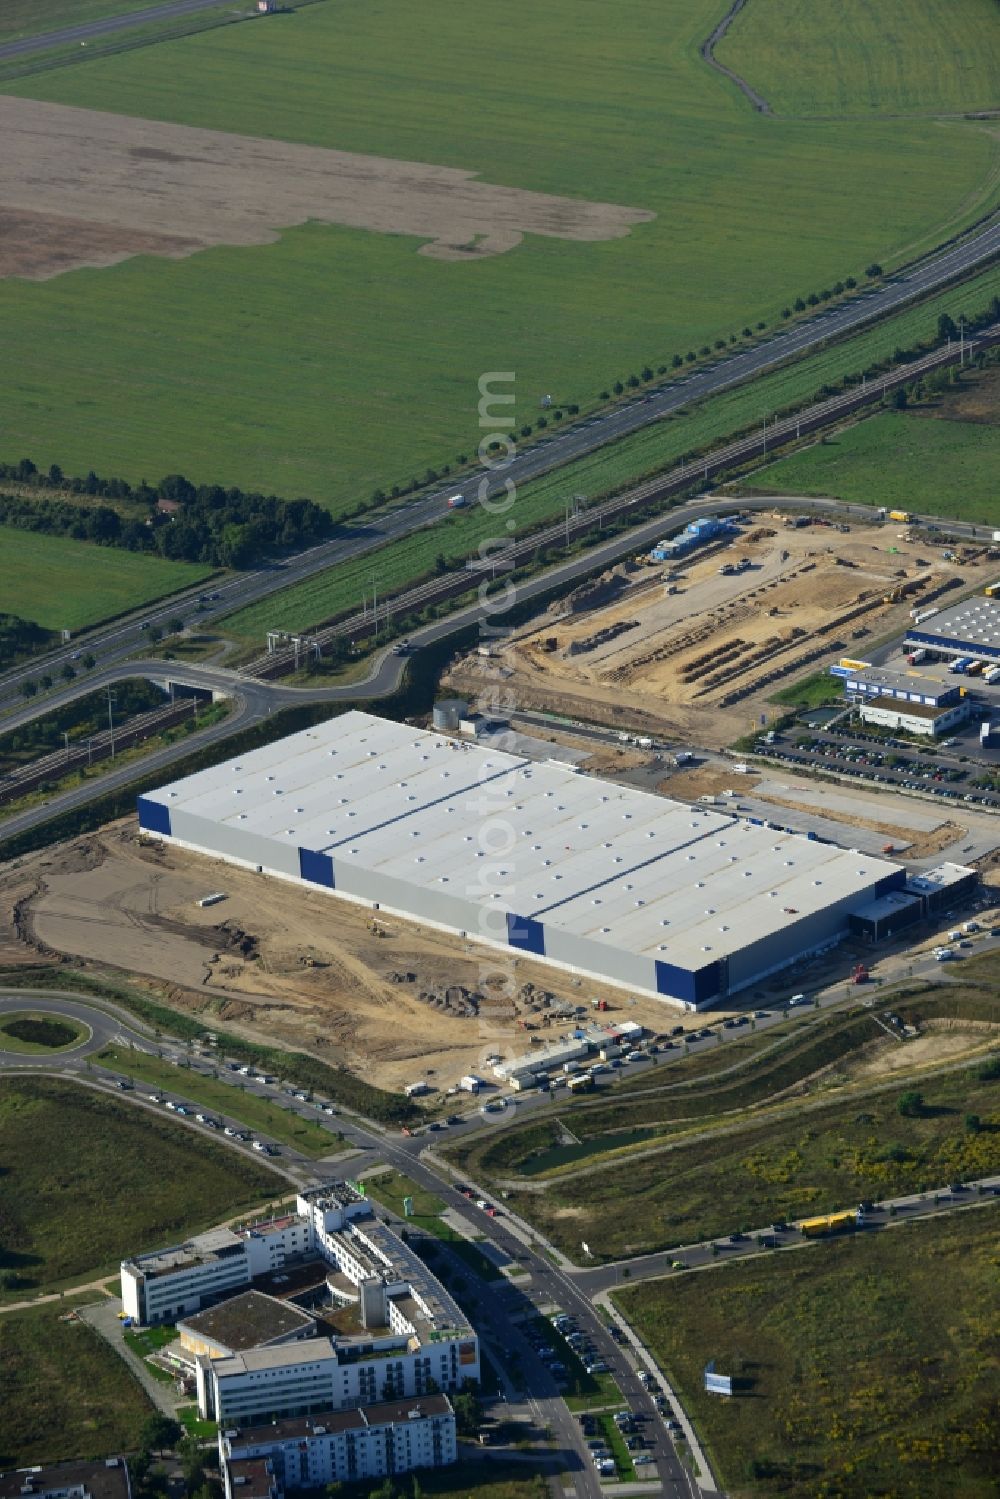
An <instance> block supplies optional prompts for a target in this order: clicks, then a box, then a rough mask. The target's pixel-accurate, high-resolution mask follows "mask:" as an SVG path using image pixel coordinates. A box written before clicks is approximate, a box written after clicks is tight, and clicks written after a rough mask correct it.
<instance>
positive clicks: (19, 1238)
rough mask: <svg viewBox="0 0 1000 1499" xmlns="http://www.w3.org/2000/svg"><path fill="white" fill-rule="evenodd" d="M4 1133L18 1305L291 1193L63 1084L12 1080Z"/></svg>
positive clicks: (217, 1152) (257, 1171)
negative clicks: (38, 1293) (131, 1255)
mask: <svg viewBox="0 0 1000 1499" xmlns="http://www.w3.org/2000/svg"><path fill="white" fill-rule="evenodd" d="M0 1132H2V1135H3V1141H4V1162H5V1168H6V1169H5V1171H4V1172H3V1173H0V1224H2V1225H3V1228H2V1243H0V1272H3V1285H2V1289H0V1298H3V1299H6V1300H15V1301H16V1300H18V1299H20V1298H22V1297H24V1296H25V1295H26V1294H30V1293H31V1292H32V1291H33V1290H42V1289H46V1288H52V1287H53V1286H54V1285H56V1284H59V1283H65V1282H67V1281H69V1280H71V1279H72V1278H77V1279H79V1278H82V1277H84V1276H87V1275H88V1274H90V1273H92V1275H93V1277H96V1276H97V1275H99V1274H101V1273H108V1272H109V1271H110V1270H111V1269H113V1268H114V1266H115V1264H116V1263H117V1262H118V1261H119V1260H120V1259H121V1258H122V1256H123V1255H125V1254H127V1253H129V1252H131V1251H139V1250H144V1249H152V1248H154V1247H155V1246H156V1245H158V1244H162V1243H172V1242H174V1241H176V1240H177V1239H179V1238H181V1237H182V1236H183V1235H184V1234H187V1233H193V1232H195V1231H196V1230H197V1229H201V1228H206V1227H208V1226H209V1225H211V1224H213V1223H217V1222H218V1221H219V1219H220V1218H224V1217H225V1216H226V1215H227V1214H230V1213H236V1212H238V1211H240V1210H241V1209H243V1208H249V1207H251V1206H253V1205H254V1204H257V1203H261V1202H266V1201H268V1199H269V1198H270V1197H272V1196H275V1195H277V1194H280V1191H281V1189H282V1184H281V1181H280V1179H279V1178H278V1177H277V1176H275V1175H274V1173H273V1172H271V1171H266V1170H265V1169H264V1168H263V1167H261V1166H258V1165H257V1164H256V1162H253V1161H246V1160H243V1159H241V1158H240V1156H238V1155H237V1154H236V1153H235V1152H234V1151H229V1150H223V1149H222V1147H221V1146H218V1145H215V1144H214V1143H212V1142H211V1141H208V1140H198V1139H196V1138H194V1137H193V1136H192V1135H191V1134H190V1132H189V1131H187V1130H185V1129H182V1128H180V1127H179V1126H178V1125H176V1124H173V1123H171V1122H170V1121H168V1120H167V1119H158V1118H156V1117H155V1116H154V1115H151V1114H149V1113H148V1112H147V1111H146V1110H141V1109H137V1108H135V1107H133V1106H131V1105H128V1104H123V1103H119V1102H118V1101H117V1100H116V1099H110V1098H105V1097H102V1096H101V1095H99V1094H96V1093H94V1092H92V1091H91V1089H89V1088H82V1087H78V1086H76V1085H74V1084H72V1083H62V1082H58V1081H56V1080H55V1079H51V1078H11V1079H10V1080H5V1081H4V1085H3V1090H2V1092H0ZM5 1320H6V1318H3V1317H0V1324H2V1323H3V1322H4V1321H5Z"/></svg>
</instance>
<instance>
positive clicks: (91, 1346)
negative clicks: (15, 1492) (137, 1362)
mask: <svg viewBox="0 0 1000 1499" xmlns="http://www.w3.org/2000/svg"><path fill="white" fill-rule="evenodd" d="M151 1169H152V1168H151ZM90 1299H91V1300H92V1299H93V1298H90ZM86 1300H87V1298H86V1297H83V1298H76V1299H74V1298H70V1297H65V1298H64V1299H63V1300H62V1301H59V1302H56V1303H54V1304H52V1305H47V1306H40V1307H32V1308H31V1309H30V1310H26V1311H18V1312H7V1313H5V1314H4V1315H3V1316H2V1317H0V1365H2V1367H3V1371H4V1379H3V1385H4V1395H3V1400H2V1401H0V1468H3V1469H9V1468H16V1467H23V1466H26V1465H29V1464H34V1463H54V1462H64V1461H66V1460H68V1459H71V1458H75V1459H91V1458H97V1459H100V1458H104V1457H106V1456H107V1455H108V1454H109V1453H114V1452H134V1451H135V1450H136V1449H137V1448H138V1447H139V1445H140V1443H139V1436H140V1431H141V1428H142V1423H143V1422H144V1421H145V1419H146V1418H147V1416H149V1415H150V1413H151V1411H152V1405H151V1404H150V1401H149V1398H148V1396H147V1395H146V1393H145V1391H144V1390H143V1389H142V1387H141V1385H139V1384H138V1383H137V1382H136V1381H135V1380H134V1379H133V1377H132V1375H131V1373H130V1372H129V1370H128V1368H127V1367H126V1365H125V1364H124V1363H123V1362H122V1360H121V1359H120V1358H119V1357H118V1355H117V1354H116V1353H115V1352H114V1350H113V1349H112V1348H110V1347H109V1346H108V1344H107V1343H105V1342H104V1340H103V1338H101V1337H100V1336H99V1335H98V1334H97V1333H96V1332H95V1331H94V1330H93V1328H91V1327H88V1326H87V1324H86V1323H84V1322H77V1321H66V1320H65V1319H66V1316H67V1314H68V1312H69V1311H70V1309H71V1308H72V1307H73V1306H74V1305H75V1304H80V1303H84V1302H86Z"/></svg>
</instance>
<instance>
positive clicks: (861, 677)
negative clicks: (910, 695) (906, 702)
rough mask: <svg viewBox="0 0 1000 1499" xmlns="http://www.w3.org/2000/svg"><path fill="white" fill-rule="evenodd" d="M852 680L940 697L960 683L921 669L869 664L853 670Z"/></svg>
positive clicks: (955, 690) (954, 689)
mask: <svg viewBox="0 0 1000 1499" xmlns="http://www.w3.org/2000/svg"><path fill="white" fill-rule="evenodd" d="M847 682H848V685H850V683H852V682H871V683H872V684H874V685H875V686H885V687H895V688H902V689H903V690H904V691H906V692H921V693H924V694H925V695H926V696H927V697H932V696H933V697H940V696H941V694H942V693H943V692H957V691H958V683H957V682H956V681H955V679H954V678H952V679H951V680H950V681H945V680H943V679H942V678H941V677H932V676H928V675H927V674H926V673H924V672H919V671H897V670H893V669H891V668H889V667H886V666H869V667H866V668H865V670H864V671H858V672H852V673H851V675H850V676H849V677H848V678H847Z"/></svg>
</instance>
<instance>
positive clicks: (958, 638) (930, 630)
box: [907, 598, 1000, 650]
mask: <svg viewBox="0 0 1000 1499" xmlns="http://www.w3.org/2000/svg"><path fill="white" fill-rule="evenodd" d="M907 634H908V635H937V636H943V637H944V638H945V639H947V640H954V641H955V643H956V645H957V646H963V647H964V646H966V645H967V646H969V647H970V649H971V648H974V647H975V646H977V645H984V646H992V648H993V649H994V650H1000V600H997V599H987V598H971V599H965V600H964V601H963V602H962V603H961V604H953V605H952V606H951V608H950V609H942V610H941V611H940V613H938V614H935V615H933V616H932V617H931V618H930V619H922V620H914V622H913V624H912V625H911V626H910V628H909V630H908V631H907Z"/></svg>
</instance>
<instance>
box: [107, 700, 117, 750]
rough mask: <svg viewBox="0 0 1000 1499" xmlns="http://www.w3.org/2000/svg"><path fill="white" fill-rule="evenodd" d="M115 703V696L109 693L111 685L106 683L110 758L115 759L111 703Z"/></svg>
mask: <svg viewBox="0 0 1000 1499" xmlns="http://www.w3.org/2000/svg"><path fill="white" fill-rule="evenodd" d="M114 702H117V694H116V693H114V692H112V691H111V683H110V682H109V683H108V729H109V731H110V734H111V758H112V760H113V759H114V758H115V715H114V713H113V711H112V706H111V705H112V703H114Z"/></svg>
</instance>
